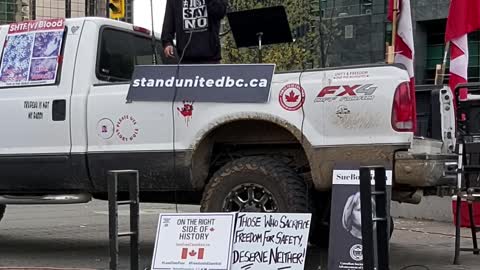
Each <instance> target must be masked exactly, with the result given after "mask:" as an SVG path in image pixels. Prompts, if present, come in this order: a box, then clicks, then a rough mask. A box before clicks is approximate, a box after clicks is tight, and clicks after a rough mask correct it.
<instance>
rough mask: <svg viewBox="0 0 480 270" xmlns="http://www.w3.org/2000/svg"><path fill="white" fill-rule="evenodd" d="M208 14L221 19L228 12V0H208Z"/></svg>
mask: <svg viewBox="0 0 480 270" xmlns="http://www.w3.org/2000/svg"><path fill="white" fill-rule="evenodd" d="M206 1H207V10H208V16H211V17H212V18H213V19H217V20H221V19H223V17H225V15H226V14H227V5H228V1H227V0H206Z"/></svg>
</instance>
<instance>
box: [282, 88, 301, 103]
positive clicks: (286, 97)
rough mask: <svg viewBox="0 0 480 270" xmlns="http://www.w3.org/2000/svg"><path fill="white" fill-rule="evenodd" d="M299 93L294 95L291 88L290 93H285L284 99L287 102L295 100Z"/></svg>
mask: <svg viewBox="0 0 480 270" xmlns="http://www.w3.org/2000/svg"><path fill="white" fill-rule="evenodd" d="M298 97H299V95H295V93H294V92H293V90H290V93H288V95H285V100H286V101H287V102H297V100H298Z"/></svg>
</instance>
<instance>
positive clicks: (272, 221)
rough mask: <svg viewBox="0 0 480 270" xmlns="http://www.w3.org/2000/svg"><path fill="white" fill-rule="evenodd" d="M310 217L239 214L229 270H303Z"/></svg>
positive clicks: (303, 215)
mask: <svg viewBox="0 0 480 270" xmlns="http://www.w3.org/2000/svg"><path fill="white" fill-rule="evenodd" d="M310 219H311V214H290V213H289V214H282V213H238V215H237V224H236V226H235V232H234V235H233V258H232V270H256V269H258V270H268V269H275V270H277V269H293V270H296V269H298V270H303V269H304V265H305V258H306V256H307V243H308V234H309V231H310Z"/></svg>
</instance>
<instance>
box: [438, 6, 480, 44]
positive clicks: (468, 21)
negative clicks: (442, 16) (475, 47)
mask: <svg viewBox="0 0 480 270" xmlns="http://www.w3.org/2000/svg"><path fill="white" fill-rule="evenodd" d="M478 29H480V1H478V0H452V1H451V3H450V10H449V12H448V19H447V31H446V32H445V41H451V40H452V39H455V38H459V37H461V36H463V35H464V34H466V33H471V32H474V31H476V30H478Z"/></svg>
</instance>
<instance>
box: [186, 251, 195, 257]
mask: <svg viewBox="0 0 480 270" xmlns="http://www.w3.org/2000/svg"><path fill="white" fill-rule="evenodd" d="M188 255H190V256H192V257H193V256H195V255H197V252H195V250H192V251H190V253H188Z"/></svg>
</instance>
